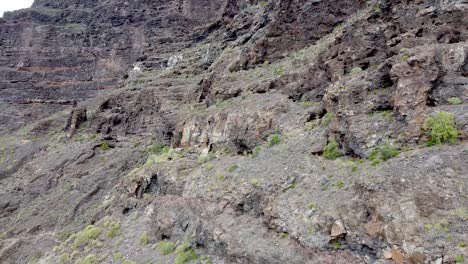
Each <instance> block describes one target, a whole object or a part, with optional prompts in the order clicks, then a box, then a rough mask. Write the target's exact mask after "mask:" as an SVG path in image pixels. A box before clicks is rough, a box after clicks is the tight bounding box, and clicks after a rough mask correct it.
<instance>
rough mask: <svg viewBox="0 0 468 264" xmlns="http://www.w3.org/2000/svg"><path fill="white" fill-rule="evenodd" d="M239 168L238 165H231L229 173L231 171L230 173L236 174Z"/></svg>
mask: <svg viewBox="0 0 468 264" xmlns="http://www.w3.org/2000/svg"><path fill="white" fill-rule="evenodd" d="M238 168H239V165H237V164H231V166H229V169H228V171H229V172H234V171H235V170H237V169H238Z"/></svg>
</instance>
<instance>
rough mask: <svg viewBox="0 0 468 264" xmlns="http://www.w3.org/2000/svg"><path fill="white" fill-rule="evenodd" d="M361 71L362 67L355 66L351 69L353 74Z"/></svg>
mask: <svg viewBox="0 0 468 264" xmlns="http://www.w3.org/2000/svg"><path fill="white" fill-rule="evenodd" d="M360 72H362V68H361V67H354V68H352V69H351V73H352V74H356V73H360Z"/></svg>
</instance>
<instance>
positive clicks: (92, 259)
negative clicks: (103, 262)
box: [80, 255, 97, 264]
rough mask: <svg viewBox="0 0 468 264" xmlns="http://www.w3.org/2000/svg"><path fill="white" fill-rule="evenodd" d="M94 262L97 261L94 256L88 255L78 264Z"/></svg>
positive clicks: (91, 263) (92, 263)
mask: <svg viewBox="0 0 468 264" xmlns="http://www.w3.org/2000/svg"><path fill="white" fill-rule="evenodd" d="M96 261H97V257H96V255H88V256H86V257H85V258H84V259H83V260H82V261H81V262H80V264H94V263H96Z"/></svg>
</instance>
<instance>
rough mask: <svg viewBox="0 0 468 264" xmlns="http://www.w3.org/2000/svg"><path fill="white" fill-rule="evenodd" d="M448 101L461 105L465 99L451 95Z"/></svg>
mask: <svg viewBox="0 0 468 264" xmlns="http://www.w3.org/2000/svg"><path fill="white" fill-rule="evenodd" d="M447 101H448V103H449V104H451V105H459V104H462V103H463V101H462V100H461V99H460V98H458V97H450V98H449V99H448V100H447Z"/></svg>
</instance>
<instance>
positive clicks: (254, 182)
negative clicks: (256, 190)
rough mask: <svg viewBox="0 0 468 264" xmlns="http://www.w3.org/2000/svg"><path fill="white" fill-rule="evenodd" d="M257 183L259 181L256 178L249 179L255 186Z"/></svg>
mask: <svg viewBox="0 0 468 264" xmlns="http://www.w3.org/2000/svg"><path fill="white" fill-rule="evenodd" d="M258 183H259V181H258V180H257V179H252V180H250V184H251V185H252V186H257V185H258Z"/></svg>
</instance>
